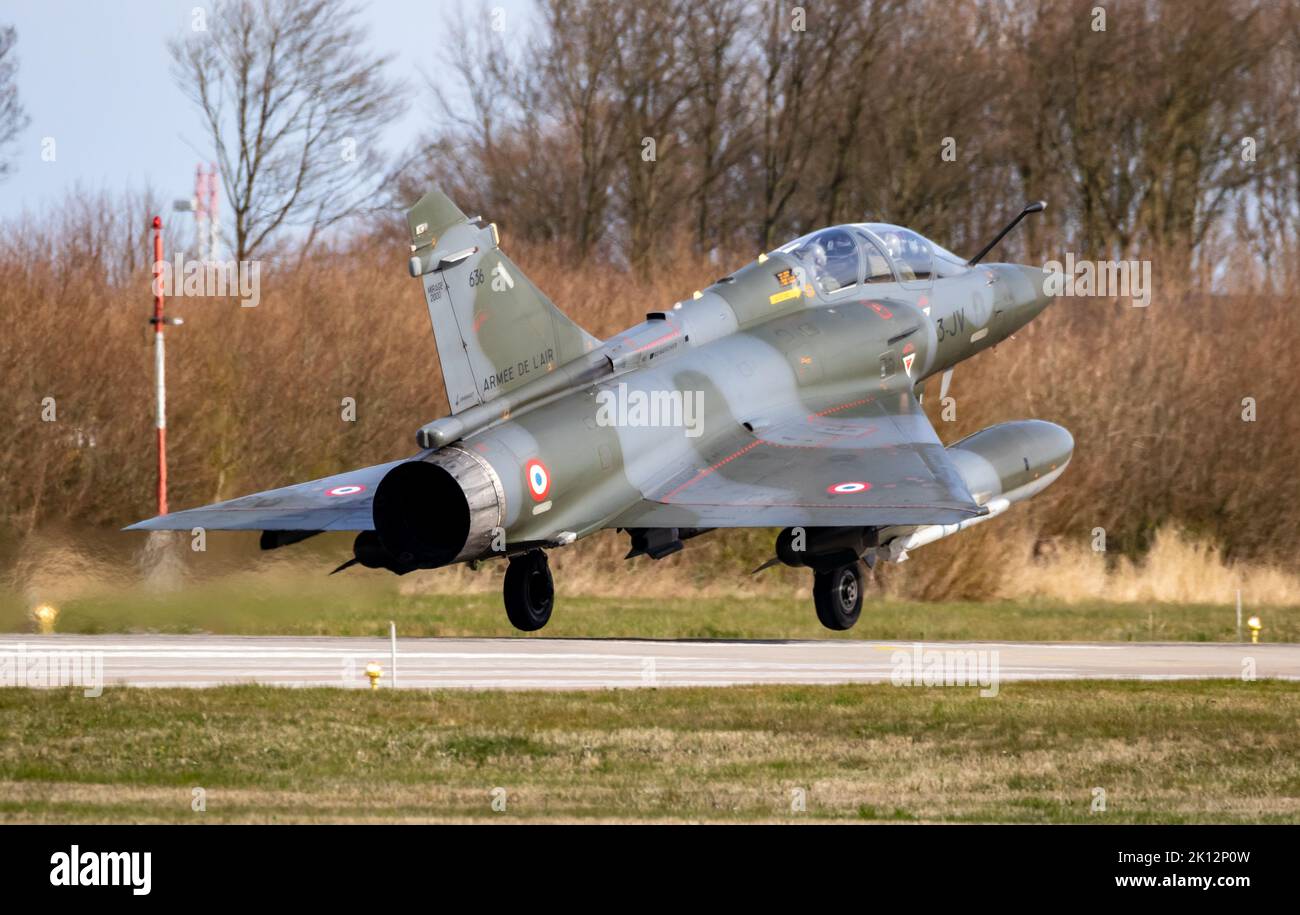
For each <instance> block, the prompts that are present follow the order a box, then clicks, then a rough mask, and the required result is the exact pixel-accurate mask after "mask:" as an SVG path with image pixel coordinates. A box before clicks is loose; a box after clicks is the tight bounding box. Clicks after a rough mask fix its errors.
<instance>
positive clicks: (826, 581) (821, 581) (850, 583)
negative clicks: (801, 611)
mask: <svg viewBox="0 0 1300 915" xmlns="http://www.w3.org/2000/svg"><path fill="white" fill-rule="evenodd" d="M813 604H814V605H815V606H816V607H817V619H818V620H820V621H821V624H822V625H823V626H825V627H826V628H827V629H834V630H836V631H837V632H838V631H843V630H845V629H851V628H852V627H853V624H854V623H856V622H857V621H858V617H859V616H860V615H861V614H862V564H861V563H858V562H853V563H850V564H849V565H845V566H840V567H839V568H837V569H833V570H831V571H830V572H815V573H813Z"/></svg>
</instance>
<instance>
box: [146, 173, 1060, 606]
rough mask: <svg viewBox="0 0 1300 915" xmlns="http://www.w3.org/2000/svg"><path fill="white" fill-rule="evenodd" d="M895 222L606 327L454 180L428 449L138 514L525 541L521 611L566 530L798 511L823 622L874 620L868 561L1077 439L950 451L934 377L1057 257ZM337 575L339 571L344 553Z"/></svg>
mask: <svg viewBox="0 0 1300 915" xmlns="http://www.w3.org/2000/svg"><path fill="white" fill-rule="evenodd" d="M1042 208H1043V204H1041V203H1038V204H1033V205H1030V206H1028V207H1026V208H1025V209H1024V210H1023V211H1022V212H1021V213H1020V214H1019V215H1018V216H1016V218H1015V219H1014V220H1012V221H1011V223H1010V224H1009V225H1008V226H1007V227H1006V228H1004V229H1003V230H1002V232H1001V233H999V235H998V236H997V237H996V238H994V239H993V241H991V242H990V243H989V244H988V245H987V246H985V248H984V250H983V251H981V252H980V253H979V254H977V255H976V256H975V257H973V258H971V259H970V260H966V259H963V258H961V257H958V256H957V255H955V254H952V253H951V252H949V251H947V250H945V249H944V248H942V247H940V246H939V245H937V244H935V243H934V242H932V241H929V240H928V239H926V238H924V237H922V236H921V235H920V234H918V233H916V232H913V231H910V230H908V229H905V228H902V227H900V226H895V225H888V224H883V223H853V224H847V225H838V226H833V227H830V228H826V229H822V230H820V231H816V232H812V233H811V234H808V235H805V236H803V237H801V238H797V239H795V240H794V241H791V242H789V243H788V244H785V245H782V246H781V247H779V248H777V249H776V250H774V251H770V252H768V253H766V254H762V255H760V256H759V257H758V258H757V260H754V261H752V262H750V263H748V264H745V265H744V266H742V267H740V269H738V270H736V271H735V272H734V273H732V274H730V275H729V276H724V277H722V278H721V279H719V280H718V281H717V282H716V283H714V284H713V285H711V286H709V287H708V288H706V289H701V290H697V291H695V292H694V293H692V294H691V295H690V296H689V297H687V298H685V299H683V300H682V301H680V302H676V303H673V304H670V305H668V306H667V307H665V308H664V309H663V310H662V311H654V312H650V313H649V314H647V315H646V318H645V320H644V321H643V322H641V323H640V324H637V325H636V326H634V327H631V328H629V329H627V330H625V331H623V332H622V333H618V334H615V335H614V336H613V337H611V338H609V339H608V340H603V341H602V340H599V339H597V338H595V337H593V336H592V335H591V334H589V333H587V332H586V331H584V330H583V329H582V328H580V327H578V326H577V325H576V324H575V323H574V322H573V321H571V320H570V319H569V318H568V317H566V316H565V315H564V313H563V312H561V311H560V310H559V309H558V308H556V306H555V305H554V304H552V302H551V301H550V299H548V298H547V297H546V296H545V295H544V294H543V293H542V292H541V291H540V290H539V289H538V288H537V287H536V286H534V285H533V284H532V283H531V282H530V281H529V280H528V277H526V276H525V275H524V273H523V271H522V270H520V269H519V267H518V266H516V265H515V263H514V262H513V261H511V260H510V259H509V258H508V257H507V256H506V255H505V253H504V252H503V251H502V250H501V247H500V236H499V233H498V230H497V227H496V225H495V224H485V223H484V220H483V219H481V218H478V217H475V218H467V217H466V216H465V214H464V213H463V212H461V210H460V209H458V208H457V207H456V205H455V204H454V203H453V202H452V201H451V200H450V199H449V198H448V197H447V196H445V195H444V194H443V193H441V192H440V191H438V190H433V191H431V192H430V193H428V194H426V195H425V196H424V197H423V198H422V199H421V200H420V201H419V202H418V203H416V204H415V206H414V207H412V208H411V209H410V210H409V211H408V212H407V221H408V224H409V228H410V234H411V244H410V273H411V276H412V277H415V278H418V279H419V280H420V282H421V284H422V286H423V290H424V299H425V303H426V305H427V306H428V309H429V317H430V319H431V321H432V324H433V334H434V339H435V341H436V345H437V350H438V359H439V362H440V364H441V368H442V374H443V379H444V382H445V385H446V391H447V398H448V401H449V408H450V412H449V414H448V415H446V416H443V417H441V418H439V419H435V420H434V421H432V422H430V423H428V424H427V425H425V426H423V427H422V428H420V429H419V430H418V431H417V433H416V436H415V438H416V443H417V444H418V446H419V448H420V451H419V452H418V453H417V454H415V455H413V456H411V457H408V458H404V459H402V460H397V461H392V462H390V463H386V464H380V465H378V466H374V467H365V468H362V469H359V470H352V471H349V472H347V473H341V474H338V475H336V476H331V477H326V478H325V479H321V480H314V481H312V482H309V483H299V484H297V485H294V486H288V487H284V488H282V489H273V490H269V491H267V492H261V493H257V494H255V495H250V496H244V497H243V498H239V499H233V500H231V501H227V502H219V503H217V504H215V505H208V506H204V507H202V508H195V509H190V510H188V511H179V512H175V513H172V514H167V515H161V516H159V517H156V518H152V519H150V520H148V521H142V522H140V523H138V524H134V525H132V526H131V528H128V529H129V530H130V529H139V530H190V529H192V528H196V527H198V528H204V529H206V530H256V531H261V532H262V535H261V546H262V548H263V549H274V548H277V547H281V546H284V545H286V544H290V543H295V542H297V541H300V540H303V539H305V538H307V537H310V536H312V535H313V534H317V533H320V532H322V531H357V532H358V533H357V536H356V540H355V542H354V546H353V556H352V557H351V558H350V559H349V560H348V561H347V562H345V563H344V564H343V566H340V569H342V568H345V567H347V566H349V565H352V564H354V563H359V564H361V565H362V566H365V567H368V568H373V569H387V570H389V571H391V572H395V573H397V574H398V575H403V574H406V573H408V572H411V571H413V570H415V569H433V568H438V567H440V566H447V565H451V564H453V563H462V562H463V563H480V562H483V561H486V560H491V559H494V558H495V559H502V560H504V561H506V562H507V563H508V566H507V569H506V574H505V588H504V591H505V595H504V596H505V609H506V614H507V616H508V617H509V619H510V622H511V623H512V624H514V626H515V627H516V628H518V629H520V630H523V631H534V630H537V629H540V628H542V627H543V626H545V625H546V623H547V621H548V620H549V619H550V617H551V611H552V608H553V606H554V603H555V587H554V582H553V579H552V576H551V572H550V569H549V566H548V562H547V550H551V549H558V548H560V547H564V546H568V545H570V544H572V543H574V542H575V541H577V540H580V539H582V538H583V537H587V536H589V535H591V534H594V533H596V532H598V531H601V530H605V529H608V528H614V529H617V530H619V531H622V532H625V533H626V535H627V536H628V538H629V540H630V547H631V548H630V550H629V552H628V558H631V557H634V556H648V557H650V558H651V559H656V560H657V559H662V558H664V557H665V556H668V555H671V554H672V553H675V552H676V551H678V550H680V549H682V546H683V543H684V542H685V541H687V540H689V539H691V538H693V537H697V536H699V535H701V534H704V533H706V532H709V531H714V530H718V529H729V528H780V529H781V532H780V534H779V535H778V536H777V538H776V547H775V554H776V555H775V558H774V559H773V560H772V561H771V562H769V563H767V564H765V565H770V564H771V563H772V562H780V563H784V564H786V565H789V566H796V567H799V568H805V569H808V570H809V571H810V572H811V573H812V575H813V598H814V600H813V603H814V605H815V608H816V611H817V617H818V619H819V620H820V621H821V622H822V624H823V625H825V626H826V627H827V628H829V629H833V630H844V629H848V628H849V627H851V626H853V624H854V623H855V622H857V620H858V617H859V615H860V614H861V611H862V602H863V563H864V562H865V563H866V564H867V565H873V564H874V563H875V562H876V561H877V560H887V561H893V562H899V561H902V560H904V559H906V558H907V555H908V553H909V552H910V551H912V550H914V549H915V548H916V547H918V546H921V545H923V544H926V543H930V542H932V541H934V540H937V539H939V538H941V537H947V536H949V535H951V534H953V533H956V532H957V531H959V530H962V529H964V528H966V527H969V526H970V525H972V524H978V523H980V522H983V521H986V520H988V519H989V518H992V517H994V516H996V515H998V514H1000V513H1002V512H1003V511H1006V509H1007V508H1008V506H1009V505H1011V504H1013V503H1015V502H1018V501H1020V500H1022V499H1026V498H1028V497H1029V496H1031V495H1034V494H1035V493H1037V492H1039V491H1041V490H1042V489H1043V488H1044V487H1046V486H1048V485H1049V484H1050V483H1052V482H1053V481H1054V480H1056V478H1057V477H1059V476H1060V475H1061V473H1062V471H1064V470H1065V467H1066V465H1067V464H1068V463H1069V462H1070V458H1071V456H1072V454H1073V450H1074V441H1073V439H1072V438H1071V436H1070V434H1069V432H1067V431H1066V430H1065V429H1063V428H1062V427H1060V426H1058V425H1054V424H1052V423H1049V422H1043V421H1039V420H1033V419H1030V420H1022V421H1017V422H1006V423H1000V424H998V425H995V426H991V427H989V428H987V429H984V430H982V431H980V432H976V433H975V434H974V435H971V436H968V437H966V438H964V439H962V440H961V441H958V442H955V443H953V444H951V445H948V446H946V447H945V446H944V445H943V444H942V443H941V442H940V440H939V437H938V436H937V435H936V434H935V430H934V428H933V427H932V426H931V425H930V423H929V422H928V420H927V419H926V416H925V413H924V412H923V410H922V407H921V404H920V399H921V396H922V392H923V387H924V384H925V382H926V380H927V379H929V378H931V377H932V376H934V375H936V374H938V375H941V376H942V382H941V392H940V394H941V396H946V394H947V388H948V383H949V379H950V378H951V373H952V370H953V367H954V366H955V365H956V364H957V363H959V362H961V361H962V360H964V359H969V358H971V357H972V356H974V355H976V354H977V353H979V352H981V351H982V350H985V349H988V348H989V347H991V346H994V345H996V344H997V343H999V342H1001V341H1003V340H1005V339H1006V338H1007V337H1009V336H1010V335H1011V334H1012V333H1014V332H1015V331H1016V330H1018V329H1019V328H1021V327H1024V326H1025V324H1027V323H1028V322H1029V321H1030V320H1032V319H1033V318H1034V317H1035V316H1036V315H1037V314H1038V313H1039V312H1041V311H1042V310H1043V309H1044V308H1045V307H1046V306H1047V304H1048V302H1049V298H1048V296H1047V295H1046V294H1045V293H1044V291H1043V290H1044V284H1043V279H1044V273H1043V271H1042V270H1040V269H1039V268H1036V267H1025V266H1018V265H1015V264H997V263H994V264H987V265H985V264H982V263H981V261H982V259H983V257H984V255H985V254H987V253H988V251H989V250H990V249H991V248H992V247H993V246H994V245H996V244H997V243H998V241H1000V240H1001V239H1002V237H1003V236H1005V235H1006V233H1007V232H1008V231H1010V230H1011V228H1013V227H1014V226H1015V225H1016V223H1018V222H1019V220H1020V219H1022V218H1023V217H1024V216H1025V215H1026V214H1028V213H1032V212H1037V211H1039V210H1041V209H1042ZM335 571H338V570H337V569H336V570H335Z"/></svg>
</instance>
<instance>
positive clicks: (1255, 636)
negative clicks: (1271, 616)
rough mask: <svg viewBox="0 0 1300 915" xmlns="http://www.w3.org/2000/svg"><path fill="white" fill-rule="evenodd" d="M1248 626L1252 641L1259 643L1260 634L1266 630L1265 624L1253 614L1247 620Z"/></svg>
mask: <svg viewBox="0 0 1300 915" xmlns="http://www.w3.org/2000/svg"><path fill="white" fill-rule="evenodd" d="M1246 628H1247V629H1249V630H1250V640H1251V642H1253V643H1255V644H1258V643H1259V634H1260V633H1261V632H1263V631H1264V624H1263V623H1261V622H1260V621H1259V617H1258V616H1252V617H1251V618H1250V619H1248V620H1246Z"/></svg>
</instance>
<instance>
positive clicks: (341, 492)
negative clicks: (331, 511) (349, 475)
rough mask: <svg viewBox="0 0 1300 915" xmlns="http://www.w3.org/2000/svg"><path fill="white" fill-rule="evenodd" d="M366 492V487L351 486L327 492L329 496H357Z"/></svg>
mask: <svg viewBox="0 0 1300 915" xmlns="http://www.w3.org/2000/svg"><path fill="white" fill-rule="evenodd" d="M363 490H365V487H364V486H360V485H357V484H349V485H346V486H335V487H334V488H333V489H327V490H325V495H327V496H355V495H356V494H357V493H359V492H362V491H363Z"/></svg>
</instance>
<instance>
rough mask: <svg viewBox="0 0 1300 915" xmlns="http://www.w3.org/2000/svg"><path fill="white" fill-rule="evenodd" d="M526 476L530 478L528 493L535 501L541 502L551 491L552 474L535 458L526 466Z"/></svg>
mask: <svg viewBox="0 0 1300 915" xmlns="http://www.w3.org/2000/svg"><path fill="white" fill-rule="evenodd" d="M524 475H525V476H526V477H527V478H528V492H529V494H531V495H532V497H533V501H535V502H541V501H542V500H543V499H545V498H546V494H547V493H549V492H550V491H551V472H550V471H549V470H547V469H546V465H545V464H543V463H542V462H541V461H539V460H537V459H536V458H534V459H533V460H531V461H529V462H528V463H527V464H525V465H524Z"/></svg>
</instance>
